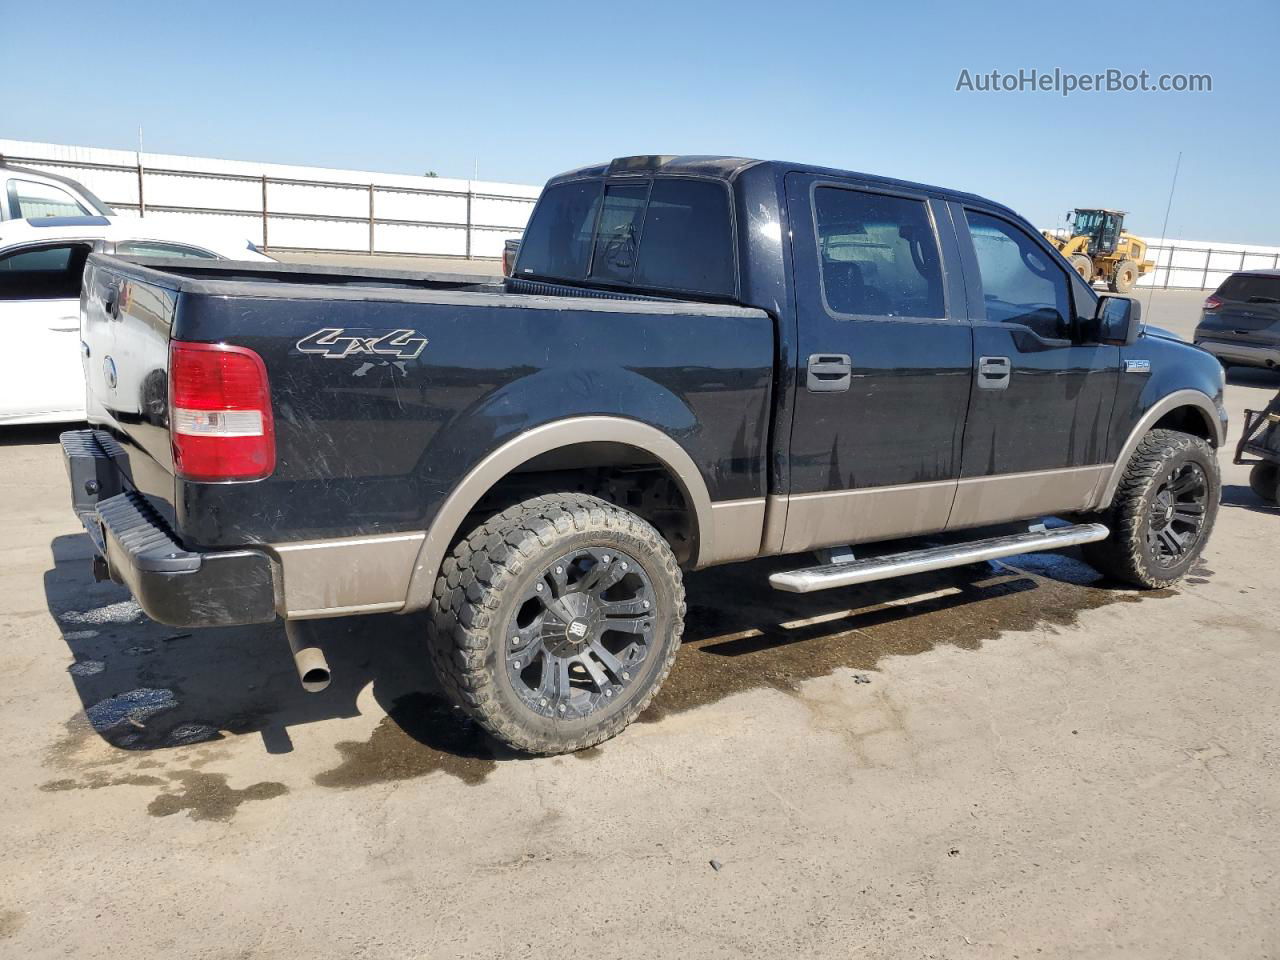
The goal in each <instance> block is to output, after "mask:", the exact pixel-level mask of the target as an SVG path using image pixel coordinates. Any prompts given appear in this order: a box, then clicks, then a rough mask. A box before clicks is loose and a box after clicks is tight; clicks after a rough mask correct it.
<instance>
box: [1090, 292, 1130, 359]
mask: <svg viewBox="0 0 1280 960" xmlns="http://www.w3.org/2000/svg"><path fill="white" fill-rule="evenodd" d="M1093 319H1094V328H1095V331H1096V333H1097V340H1098V342H1099V343H1108V344H1113V345H1115V346H1119V347H1127V346H1129V345H1130V344H1131V343H1133V342H1134V341H1135V340H1137V339H1138V334H1139V333H1141V332H1142V304H1140V303H1139V302H1138V301H1137V300H1130V299H1129V298H1128V297H1100V298H1099V299H1098V309H1097V310H1096V311H1095V312H1094V315H1093Z"/></svg>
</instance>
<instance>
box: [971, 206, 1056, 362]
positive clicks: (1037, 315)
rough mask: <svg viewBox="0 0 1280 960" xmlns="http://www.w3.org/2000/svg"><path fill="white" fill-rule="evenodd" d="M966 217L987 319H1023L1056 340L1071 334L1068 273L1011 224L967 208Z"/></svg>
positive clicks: (1022, 231)
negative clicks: (980, 281)
mask: <svg viewBox="0 0 1280 960" xmlns="http://www.w3.org/2000/svg"><path fill="white" fill-rule="evenodd" d="M965 216H966V218H967V219H968V223H969V236H971V237H972V238H973V251H974V253H975V254H976V255H977V258H978V271H979V273H980V274H981V277H982V299H983V302H984V303H985V305H986V319H987V320H991V321H994V322H996V323H1019V324H1022V325H1023V326H1025V327H1029V328H1030V329H1031V330H1033V331H1035V332H1036V333H1038V334H1039V335H1040V336H1042V337H1046V338H1048V339H1051V340H1065V339H1067V338H1068V337H1070V336H1071V323H1070V320H1069V317H1070V316H1071V293H1070V287H1069V286H1068V280H1067V274H1066V272H1065V271H1064V270H1063V269H1062V268H1060V267H1059V266H1058V265H1057V264H1056V263H1054V262H1053V261H1052V260H1050V259H1049V255H1048V254H1047V253H1046V252H1045V251H1044V250H1043V249H1041V247H1040V245H1039V244H1038V243H1036V242H1035V241H1034V240H1033V239H1032V238H1031V236H1030V235H1029V234H1028V233H1027V232H1026V231H1024V230H1022V229H1020V228H1019V227H1016V226H1014V225H1013V224H1012V223H1009V222H1008V221H1006V220H1001V219H999V218H998V217H993V216H990V215H988V214H985V213H979V212H978V211H976V210H968V211H966V212H965Z"/></svg>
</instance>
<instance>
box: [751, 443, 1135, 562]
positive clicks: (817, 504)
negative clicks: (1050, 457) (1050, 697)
mask: <svg viewBox="0 0 1280 960" xmlns="http://www.w3.org/2000/svg"><path fill="white" fill-rule="evenodd" d="M1111 471H1112V464H1109V463H1102V464H1095V465H1093V466H1088V467H1066V468H1062V469H1055V470H1032V471H1028V472H1026V473H1005V474H998V475H996V476H992V477H968V478H966V479H963V480H938V481H934V482H930V483H907V484H901V485H897V486H891V487H866V488H863V489H860V490H836V491H832V492H828V493H802V494H797V495H796V496H793V497H782V496H771V497H769V501H768V511H767V515H766V518H765V532H764V538H763V541H762V543H761V551H760V552H761V553H764V554H777V553H782V554H786V553H800V552H802V551H805V550H816V549H818V548H820V547H831V546H835V545H837V544H843V543H869V542H872V541H876V540H892V539H895V538H897V537H909V536H912V535H913V534H922V533H937V532H938V531H940V530H953V529H960V528H964V527H978V526H983V525H985V524H992V523H1004V522H1005V521H1008V520H1025V519H1028V518H1032V517H1038V516H1042V515H1044V514H1050V513H1066V512H1070V511H1074V510H1089V509H1092V508H1093V507H1095V506H1096V505H1097V503H1098V498H1099V496H1100V494H1101V490H1102V487H1103V486H1104V485H1105V483H1106V481H1107V478H1108V477H1109V476H1110V475H1111Z"/></svg>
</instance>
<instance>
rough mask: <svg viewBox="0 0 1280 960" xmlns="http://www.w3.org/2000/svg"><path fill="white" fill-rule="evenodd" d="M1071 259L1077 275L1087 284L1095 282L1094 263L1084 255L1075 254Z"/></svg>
mask: <svg viewBox="0 0 1280 960" xmlns="http://www.w3.org/2000/svg"><path fill="white" fill-rule="evenodd" d="M1070 259H1071V266H1072V267H1073V268H1074V269H1075V271H1076V273H1078V274H1080V279H1082V280H1083V281H1084V282H1085V283H1091V282H1092V281H1093V261H1092V260H1090V259H1089V258H1088V257H1086V256H1085V255H1084V254H1083V253H1073V254H1072V255H1071V258H1070Z"/></svg>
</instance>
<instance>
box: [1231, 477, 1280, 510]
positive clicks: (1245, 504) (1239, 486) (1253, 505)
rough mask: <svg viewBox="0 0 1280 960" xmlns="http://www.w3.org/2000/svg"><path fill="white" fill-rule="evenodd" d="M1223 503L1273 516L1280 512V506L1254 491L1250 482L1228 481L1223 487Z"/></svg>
mask: <svg viewBox="0 0 1280 960" xmlns="http://www.w3.org/2000/svg"><path fill="white" fill-rule="evenodd" d="M1222 505H1223V506H1224V507H1239V508H1240V509H1243V510H1252V511H1253V512H1254V513H1268V514H1271V515H1272V516H1276V515H1278V514H1280V506H1276V505H1275V504H1271V503H1267V501H1265V500H1263V499H1262V498H1261V497H1260V496H1258V495H1257V494H1256V493H1254V492H1253V490H1252V489H1251V488H1250V487H1249V485H1248V484H1243V483H1228V484H1226V485H1225V486H1223V488H1222Z"/></svg>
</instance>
